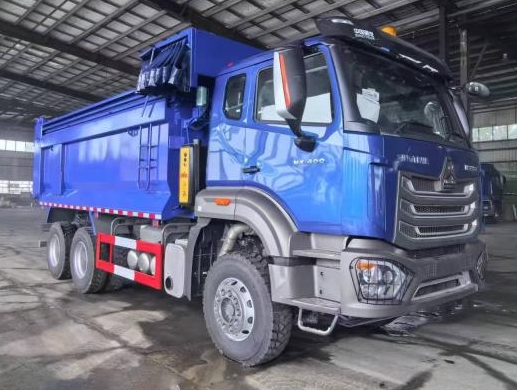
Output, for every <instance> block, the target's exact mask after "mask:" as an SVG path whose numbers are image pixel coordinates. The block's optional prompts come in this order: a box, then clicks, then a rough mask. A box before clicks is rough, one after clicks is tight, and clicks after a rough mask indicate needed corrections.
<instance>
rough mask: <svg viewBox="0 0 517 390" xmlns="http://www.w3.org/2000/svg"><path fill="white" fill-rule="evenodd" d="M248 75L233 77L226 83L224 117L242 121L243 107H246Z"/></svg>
mask: <svg viewBox="0 0 517 390" xmlns="http://www.w3.org/2000/svg"><path fill="white" fill-rule="evenodd" d="M245 85H246V75H245V74H240V75H237V76H232V77H230V78H229V79H228V81H227V82H226V90H225V92H224V105H223V112H224V115H225V116H226V117H227V118H229V119H241V116H242V106H243V105H244V87H245Z"/></svg>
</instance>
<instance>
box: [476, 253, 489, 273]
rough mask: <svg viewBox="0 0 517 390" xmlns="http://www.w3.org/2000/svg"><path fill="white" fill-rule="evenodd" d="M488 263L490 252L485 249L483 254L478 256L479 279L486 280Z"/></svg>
mask: <svg viewBox="0 0 517 390" xmlns="http://www.w3.org/2000/svg"><path fill="white" fill-rule="evenodd" d="M487 265H488V253H486V251H483V253H481V256H479V257H478V260H477V262H476V272H477V273H478V276H479V279H481V280H485V273H486V267H487Z"/></svg>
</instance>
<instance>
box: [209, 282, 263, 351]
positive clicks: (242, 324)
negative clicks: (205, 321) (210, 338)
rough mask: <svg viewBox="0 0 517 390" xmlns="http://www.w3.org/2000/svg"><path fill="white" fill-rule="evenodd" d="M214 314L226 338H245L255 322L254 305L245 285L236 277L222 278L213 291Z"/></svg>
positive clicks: (235, 339)
mask: <svg viewBox="0 0 517 390" xmlns="http://www.w3.org/2000/svg"><path fill="white" fill-rule="evenodd" d="M214 314H215V319H216V321H217V324H218V325H219V327H220V329H221V330H222V331H223V333H224V334H225V335H226V336H227V337H228V338H230V339H231V340H234V341H243V340H246V339H247V338H248V337H249V336H250V334H251V331H252V330H253V325H254V323H255V306H254V304H253V299H252V298H251V294H250V292H249V289H248V288H247V287H246V285H245V284H244V283H242V282H241V281H240V280H239V279H237V278H226V279H224V280H223V281H222V282H221V283H220V284H219V286H218V287H217V291H216V293H215V299H214Z"/></svg>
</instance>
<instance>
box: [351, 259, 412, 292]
mask: <svg viewBox="0 0 517 390" xmlns="http://www.w3.org/2000/svg"><path fill="white" fill-rule="evenodd" d="M354 268H355V272H356V276H357V281H358V282H359V292H360V294H361V296H362V298H364V299H366V300H393V299H401V298H402V295H403V293H404V290H405V287H407V285H408V284H409V283H408V278H409V272H408V271H407V270H405V269H403V267H401V266H398V265H396V264H394V263H392V262H390V261H387V260H373V259H358V260H357V261H356V263H355V266H354Z"/></svg>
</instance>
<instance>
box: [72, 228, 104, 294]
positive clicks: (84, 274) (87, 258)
mask: <svg viewBox="0 0 517 390" xmlns="http://www.w3.org/2000/svg"><path fill="white" fill-rule="evenodd" d="M95 241H96V240H95V236H94V235H93V232H92V229H91V228H89V227H82V228H79V229H77V231H76V232H75V235H74V239H73V240H72V247H71V249H70V270H71V273H72V280H73V281H74V284H75V287H76V288H77V290H78V291H79V292H81V293H83V294H91V293H96V292H99V291H100V290H101V289H102V288H103V287H104V286H105V284H106V277H107V276H108V274H107V273H106V272H104V271H101V270H99V269H96V268H95Z"/></svg>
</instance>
